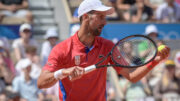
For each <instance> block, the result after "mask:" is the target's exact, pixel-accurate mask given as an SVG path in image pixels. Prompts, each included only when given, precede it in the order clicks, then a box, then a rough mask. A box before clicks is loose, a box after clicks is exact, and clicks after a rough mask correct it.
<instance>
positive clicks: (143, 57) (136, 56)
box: [85, 35, 157, 73]
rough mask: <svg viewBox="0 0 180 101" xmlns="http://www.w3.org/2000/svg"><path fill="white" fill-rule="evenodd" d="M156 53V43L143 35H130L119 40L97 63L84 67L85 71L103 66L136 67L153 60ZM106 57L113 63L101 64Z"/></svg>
mask: <svg viewBox="0 0 180 101" xmlns="http://www.w3.org/2000/svg"><path fill="white" fill-rule="evenodd" d="M156 55H157V46H156V43H155V42H154V41H153V40H152V39H151V38H149V37H147V36H144V35H131V36H128V37H125V38H123V39H121V40H119V41H118V42H117V43H116V44H115V45H114V46H113V48H112V50H111V51H110V52H109V53H108V54H107V55H106V56H105V57H103V58H102V60H100V61H99V62H98V63H97V64H94V65H91V66H88V67H86V68H85V73H88V72H91V71H94V70H96V69H98V68H103V67H109V66H112V67H121V68H137V67H141V66H144V65H146V64H148V63H149V62H151V61H153V60H154V58H155V57H156ZM108 57H111V59H112V61H113V62H114V64H106V65H102V63H103V61H105V60H106V59H107V58H108Z"/></svg>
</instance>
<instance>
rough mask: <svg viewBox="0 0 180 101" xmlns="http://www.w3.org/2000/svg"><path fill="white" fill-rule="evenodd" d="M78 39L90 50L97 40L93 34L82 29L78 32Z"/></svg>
mask: <svg viewBox="0 0 180 101" xmlns="http://www.w3.org/2000/svg"><path fill="white" fill-rule="evenodd" d="M78 38H79V40H80V41H81V42H82V43H83V44H84V45H85V46H87V47H89V48H90V47H92V45H93V43H94V40H95V36H93V34H92V33H90V32H85V31H84V30H83V29H82V28H80V30H79V32H78Z"/></svg>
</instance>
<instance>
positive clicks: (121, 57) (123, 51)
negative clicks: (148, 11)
mask: <svg viewBox="0 0 180 101" xmlns="http://www.w3.org/2000/svg"><path fill="white" fill-rule="evenodd" d="M155 48H156V47H155V46H154V44H153V42H152V41H150V40H148V39H146V38H143V37H132V38H128V39H126V40H122V41H119V42H118V43H117V44H116V46H115V48H114V50H113V52H112V55H113V59H114V60H115V61H116V62H117V63H118V64H120V65H123V66H137V65H141V64H144V63H146V62H148V61H150V60H151V59H152V58H153V57H154V55H155V53H156V52H155V50H156V49H155Z"/></svg>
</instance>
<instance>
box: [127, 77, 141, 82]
mask: <svg viewBox="0 0 180 101" xmlns="http://www.w3.org/2000/svg"><path fill="white" fill-rule="evenodd" d="M128 80H129V81H130V82H131V83H137V82H138V81H139V80H138V79H136V78H128Z"/></svg>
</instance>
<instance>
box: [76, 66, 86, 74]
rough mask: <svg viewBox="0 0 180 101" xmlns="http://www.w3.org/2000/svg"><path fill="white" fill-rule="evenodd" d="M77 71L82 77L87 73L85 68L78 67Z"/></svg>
mask: <svg viewBox="0 0 180 101" xmlns="http://www.w3.org/2000/svg"><path fill="white" fill-rule="evenodd" d="M77 70H78V71H79V72H80V74H81V75H83V74H84V73H85V70H84V68H81V67H77Z"/></svg>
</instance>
